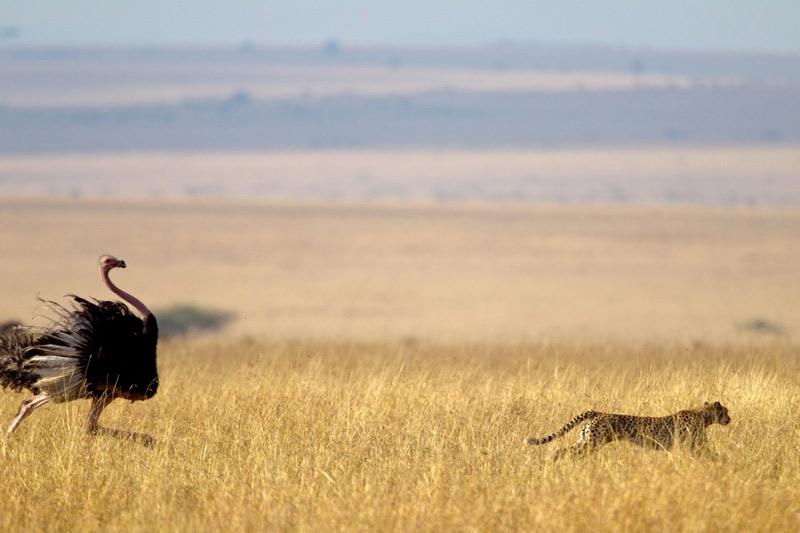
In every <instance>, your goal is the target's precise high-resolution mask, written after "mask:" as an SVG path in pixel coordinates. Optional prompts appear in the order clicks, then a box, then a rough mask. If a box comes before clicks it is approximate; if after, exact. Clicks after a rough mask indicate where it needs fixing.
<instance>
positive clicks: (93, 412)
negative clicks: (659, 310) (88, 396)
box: [86, 394, 114, 433]
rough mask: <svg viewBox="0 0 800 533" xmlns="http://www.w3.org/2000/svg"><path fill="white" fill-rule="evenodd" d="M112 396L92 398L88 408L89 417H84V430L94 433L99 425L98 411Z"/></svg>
mask: <svg viewBox="0 0 800 533" xmlns="http://www.w3.org/2000/svg"><path fill="white" fill-rule="evenodd" d="M113 400H114V398H113V397H112V396H106V395H105V394H104V395H103V396H99V397H97V398H92V406H91V407H90V408H89V417H88V418H87V419H86V431H88V432H89V433H96V432H97V430H98V429H100V426H99V425H98V424H97V421H98V420H99V419H100V413H102V412H103V409H105V408H106V406H108V404H110V403H111V402H112V401H113Z"/></svg>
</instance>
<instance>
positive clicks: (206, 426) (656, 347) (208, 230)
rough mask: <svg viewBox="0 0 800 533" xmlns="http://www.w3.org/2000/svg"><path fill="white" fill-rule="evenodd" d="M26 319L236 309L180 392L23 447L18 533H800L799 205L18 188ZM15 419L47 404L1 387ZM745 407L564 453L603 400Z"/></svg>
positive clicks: (171, 346) (10, 267)
mask: <svg viewBox="0 0 800 533" xmlns="http://www.w3.org/2000/svg"><path fill="white" fill-rule="evenodd" d="M0 223H1V224H2V228H3V232H2V233H0V244H2V249H3V250H5V251H6V253H4V254H3V256H2V257H0V265H2V268H3V273H4V274H3V277H2V279H0V288H2V294H3V295H4V299H3V301H2V302H0V311H1V312H2V316H3V318H6V317H8V318H15V317H16V318H20V319H23V320H25V321H28V318H29V317H30V316H31V315H33V314H35V307H36V302H35V298H34V296H35V295H36V293H37V292H38V293H39V294H40V295H41V296H43V297H47V298H59V297H60V295H61V294H63V293H66V292H76V293H79V294H82V295H92V296H97V297H106V296H105V295H104V294H103V291H102V290H101V289H100V286H99V282H98V281H97V280H96V279H95V278H96V274H95V273H94V261H95V259H96V256H97V255H99V254H100V253H115V254H118V255H120V256H121V257H123V258H124V259H125V260H126V261H127V262H128V269H126V270H125V271H119V272H115V273H114V278H115V280H116V281H117V282H118V283H119V284H120V286H122V287H123V288H126V289H129V290H130V291H131V292H133V293H134V294H136V295H137V296H139V297H141V298H142V299H143V300H144V301H146V302H147V303H148V304H150V305H151V306H152V307H153V308H154V309H155V310H156V312H158V309H159V307H163V306H166V305H169V304H171V303H173V302H177V301H191V302H197V303H199V304H202V305H204V306H216V307H218V308H221V309H224V310H227V311H230V312H232V313H236V315H235V316H236V318H235V320H234V321H233V322H232V323H231V324H230V325H229V326H228V328H227V329H225V330H223V331H222V332H218V333H216V334H214V335H210V336H206V337H202V336H200V337H197V336H196V337H186V338H181V337H174V338H168V339H164V341H163V342H162V343H161V347H160V352H159V370H160V374H161V388H160V389H159V393H158V395H157V396H156V397H154V398H153V399H152V400H149V401H147V402H141V403H134V404H129V403H127V402H122V401H118V402H115V403H114V404H112V405H111V406H110V407H109V408H108V409H107V411H106V412H105V413H104V415H103V418H102V419H101V423H102V424H103V425H105V426H108V427H112V428H118V429H122V430H129V431H135V432H140V433H141V434H146V435H149V436H150V437H152V441H151V440H149V439H146V438H133V439H117V438H112V437H110V436H106V435H99V436H93V437H90V436H87V435H86V434H85V433H84V432H83V428H82V425H83V422H84V419H85V415H86V411H87V409H88V403H87V402H81V401H77V402H72V403H70V404H66V405H49V406H47V407H45V408H43V409H41V410H40V411H38V412H36V413H35V414H34V415H33V416H32V417H30V418H29V419H28V420H26V421H25V422H24V423H23V425H22V426H21V428H20V429H19V431H18V432H17V433H15V434H14V435H13V437H11V438H5V437H4V438H2V439H0V461H2V469H3V482H2V484H0V529H2V530H4V531H36V530H60V531H75V530H81V531H87V530H103V531H109V530H127V531H144V530H175V531H197V530H248V531H257V530H301V531H306V530H322V531H325V530H403V531H408V530H420V531H433V530H479V531H482V530H510V529H522V530H535V531H541V530H546V531H551V530H564V531H586V530H600V531H608V530H614V531H620V530H622V531H652V530H655V531H709V530H710V531H794V530H797V528H798V527H800V454H798V449H800V422H798V421H797V417H796V416H795V415H796V413H797V412H798V410H800V349H798V346H797V343H796V340H795V339H796V332H797V331H798V330H797V327H798V323H797V316H798V314H797V303H796V302H797V301H798V286H797V283H796V265H797V264H798V259H800V258H798V253H799V252H798V249H799V248H798V246H797V244H798V240H800V214H798V212H797V211H796V210H791V209H787V210H779V209H714V208H683V207H675V208H656V207H651V208H645V207H598V208H588V207H557V206H550V207H547V206H543V207H528V206H524V205H522V206H515V207H508V206H506V207H497V206H491V205H462V206H451V207H435V208H434V207H431V206H424V205H416V206H396V205H395V206H391V205H373V206H346V205H338V206H330V205H314V204H305V205H287V204H255V203H246V204H245V203H209V204H202V203H196V202H193V203H182V202H133V201H132V202H122V201H116V202H99V201H96V202H93V201H45V200H3V201H2V204H0ZM1 394H2V395H0V414H2V417H3V419H4V420H6V419H7V420H10V419H11V418H12V417H13V415H14V413H15V412H16V409H17V407H18V404H19V402H20V401H21V400H22V399H23V398H24V396H23V395H22V394H16V393H11V392H7V391H6V392H2V393H1ZM714 400H719V401H721V402H722V403H723V404H724V405H726V406H727V407H728V408H729V410H730V416H731V418H732V422H731V424H730V425H728V426H725V427H723V426H719V425H714V426H711V427H710V428H709V448H710V450H709V453H708V454H702V455H693V454H691V453H689V452H687V451H685V450H681V449H675V450H671V451H651V450H643V449H639V448H636V447H633V446H630V445H627V444H613V445H609V446H606V447H604V448H602V449H601V450H599V451H598V453H596V454H595V455H594V456H591V457H587V458H584V459H578V460H572V459H565V460H562V461H559V462H553V461H552V460H551V456H552V452H553V451H554V450H555V449H556V448H557V447H560V446H564V445H568V444H570V441H571V440H572V439H575V438H576V435H575V434H574V433H573V434H570V435H568V436H567V437H566V438H564V439H559V440H556V441H554V442H553V443H550V444H548V445H546V446H542V447H535V446H534V447H531V446H527V445H525V444H523V440H524V438H525V437H527V436H529V435H537V436H541V435H545V434H549V433H551V432H553V431H555V430H556V429H558V428H559V427H561V425H563V424H564V423H565V422H567V421H568V420H569V419H571V418H572V417H573V416H575V415H576V414H578V413H580V412H583V411H585V410H588V409H595V410H602V411H611V412H624V413H630V414H641V415H655V416H657V415H666V414H669V413H673V412H675V411H677V410H680V409H684V408H688V407H694V406H698V405H701V404H702V402H703V401H714Z"/></svg>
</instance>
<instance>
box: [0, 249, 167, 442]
mask: <svg viewBox="0 0 800 533" xmlns="http://www.w3.org/2000/svg"><path fill="white" fill-rule="evenodd" d="M114 268H125V261H122V260H120V259H117V258H115V257H112V256H110V255H104V256H101V257H100V260H99V270H100V279H102V280H103V283H105V285H106V286H107V287H108V288H109V290H110V291H111V292H113V293H114V294H116V295H118V296H119V297H120V298H122V299H123V300H125V301H126V302H128V303H129V304H130V305H131V306H132V307H133V308H134V309H136V311H137V312H138V313H139V314H140V315H141V317H142V318H138V317H137V316H136V315H134V314H133V313H131V311H130V310H129V309H128V307H127V306H126V305H125V304H124V303H122V302H111V301H99V300H93V301H91V302H90V301H89V300H85V299H83V298H81V297H79V296H75V295H69V298H71V300H72V302H71V303H72V305H71V308H70V309H68V308H66V307H64V306H62V305H60V304H57V303H55V302H46V303H48V306H49V308H50V309H51V310H52V311H53V312H54V314H55V315H56V317H55V318H54V319H53V320H52V323H51V324H50V325H49V326H47V327H42V328H39V327H26V326H16V327H14V328H12V329H10V330H8V331H6V332H5V333H3V334H2V335H0V385H2V386H3V387H5V388H10V389H13V390H16V391H19V390H22V389H28V390H30V391H31V392H32V393H33V396H31V397H30V398H28V399H26V400H25V401H23V402H22V405H20V408H19V412H18V413H17V416H16V417H15V418H14V420H13V421H12V422H11V425H9V427H8V433H9V434H11V433H13V432H14V430H15V429H17V426H19V424H20V422H22V420H24V419H25V418H26V417H27V416H29V415H30V414H31V413H32V412H33V411H35V410H36V409H37V408H39V407H41V406H43V405H45V404H46V403H48V402H56V403H60V402H69V401H72V400H77V399H80V398H89V399H91V400H92V404H91V407H90V409H89V416H88V419H87V423H86V429H87V431H88V432H89V433H96V432H98V430H99V429H101V428H100V426H99V425H98V423H97V421H98V419H99V418H100V413H102V412H103V409H105V408H106V406H108V404H109V403H111V401H112V400H114V399H115V398H123V399H125V400H130V401H137V400H146V399H148V398H151V397H152V396H153V395H154V394H155V393H156V390H157V389H158V371H157V369H156V345H157V343H158V324H157V323H156V318H155V316H153V313H151V312H150V310H149V309H147V307H145V305H144V304H143V303H142V302H141V301H139V300H138V299H137V298H135V297H133V296H131V295H130V294H128V293H127V292H125V291H123V290H121V289H119V288H118V287H117V286H116V285H114V283H112V281H111V280H110V279H109V277H108V273H109V272H110V271H111V270H112V269H114ZM108 431H110V432H112V433H118V432H117V431H116V430H108ZM130 435H132V436H135V435H138V434H130ZM147 438H149V437H147Z"/></svg>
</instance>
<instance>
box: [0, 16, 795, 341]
mask: <svg viewBox="0 0 800 533" xmlns="http://www.w3.org/2000/svg"><path fill="white" fill-rule="evenodd" d="M45 3H47V2H45ZM78 3H79V4H81V2H78ZM246 4H247V5H246V6H241V7H242V9H241V11H237V10H229V11H226V12H224V13H223V12H220V11H219V9H218V8H217V7H213V6H211V5H209V4H207V3H205V2H200V3H199V4H197V5H196V6H195V8H194V11H193V12H192V17H189V18H180V19H179V18H177V17H178V15H179V14H183V12H182V11H180V9H179V8H178V7H177V4H175V3H170V2H166V3H164V4H162V5H159V6H155V5H153V3H152V2H149V1H145V2H143V3H142V4H141V5H139V6H137V7H135V8H131V9H130V10H129V11H127V12H125V13H124V14H123V13H121V12H118V11H115V9H117V8H114V7H113V6H102V7H96V6H95V8H96V9H95V8H93V10H92V11H87V12H85V13H84V14H81V13H80V12H78V11H75V10H72V9H65V8H64V7H63V6H61V5H58V4H55V3H48V9H49V12H50V13H51V14H53V15H58V16H59V17H62V19H61V22H60V23H52V22H45V21H44V20H43V19H42V18H41V17H39V16H38V15H36V13H34V11H33V10H32V8H31V7H29V6H28V7H26V6H17V7H15V9H14V10H9V11H8V14H9V15H8V16H11V15H16V19H14V20H11V19H9V21H8V22H4V23H3V24H0V26H3V28H4V30H3V32H2V40H0V72H2V82H1V83H0V125H1V127H0V221H1V222H2V226H1V227H2V232H0V244H2V247H3V248H2V249H3V250H4V253H3V255H2V258H0V264H2V266H3V270H2V271H3V273H4V276H3V278H2V279H0V289H2V290H1V291H0V292H1V293H2V294H3V295H4V297H3V298H2V299H0V318H3V319H18V320H19V319H22V320H27V319H28V318H29V317H30V316H32V314H34V312H35V311H34V308H35V300H34V296H35V295H36V294H41V295H42V296H45V297H48V298H57V297H59V296H60V295H61V294H63V293H66V292H73V291H74V292H81V293H87V294H97V295H98V296H101V295H102V292H103V291H102V289H101V288H100V287H99V285H98V284H97V281H96V280H95V278H94V276H95V274H94V271H93V261H94V260H95V258H96V257H97V256H98V255H100V254H101V253H114V254H117V255H119V256H121V257H124V258H125V259H126V260H127V261H128V263H129V264H130V265H131V268H130V269H128V270H127V271H125V272H124V273H118V274H117V277H118V278H119V280H120V283H121V284H123V285H124V286H126V287H130V288H131V290H134V289H137V290H136V291H134V292H137V291H138V293H139V294H140V295H141V297H142V299H144V300H145V301H147V302H148V303H150V304H151V305H152V306H153V307H155V308H156V309H159V310H161V311H162V312H163V313H170V317H171V318H170V320H171V322H170V323H171V324H172V325H173V326H174V328H175V332H176V333H177V334H186V333H192V332H197V331H198V330H200V329H203V328H202V327H200V325H201V323H202V324H206V325H207V326H208V328H210V329H212V330H215V331H217V330H219V331H226V332H235V333H237V334H248V335H255V336H266V337H278V338H285V337H291V338H298V337H299V338H305V337H320V336H321V337H325V338H333V337H347V338H368V339H380V338H392V339H397V338H420V339H461V338H465V339H466V338H468V339H470V340H487V339H491V340H493V341H496V340H504V341H510V342H516V341H521V340H536V339H553V338H555V339H584V340H586V339H589V340H591V339H594V340H606V339H615V340H621V341H625V340H635V341H637V342H638V341H647V340H666V339H673V340H680V341H682V342H690V341H698V342H699V341H714V342H728V341H735V340H746V341H748V342H749V341H752V340H753V339H768V340H775V339H792V338H795V337H794V336H796V335H797V331H798V326H800V323H798V316H800V313H798V312H797V311H798V309H797V306H796V302H797V301H798V296H800V294H798V286H797V283H796V280H795V278H796V264H797V260H798V257H797V250H798V244H800V212H798V210H797V209H798V205H800V90H799V89H800V42H798V39H797V38H796V35H795V33H793V32H791V31H788V26H786V19H790V18H791V15H792V14H793V13H795V11H796V10H797V8H796V7H795V6H793V5H790V4H788V3H780V2H778V3H776V4H774V5H772V4H771V7H770V8H769V9H767V8H764V9H755V8H754V7H753V5H751V4H748V3H746V2H734V3H732V4H731V3H727V4H725V5H724V6H723V5H721V4H720V5H717V4H718V3H715V2H711V3H710V4H709V6H707V7H708V8H709V10H710V11H709V12H708V13H704V14H700V13H697V12H696V11H695V10H694V9H693V8H692V6H690V5H689V4H688V3H686V2H677V3H675V4H674V5H673V6H672V8H671V9H670V10H668V11H667V12H661V11H659V9H656V8H655V7H653V6H651V7H652V9H649V8H648V9H644V8H642V7H641V6H638V4H637V6H638V7H637V6H630V5H626V6H622V4H620V3H619V2H615V1H612V0H607V1H604V2H599V3H598V4H597V5H595V6H593V7H586V6H584V7H579V6H576V5H573V4H571V3H569V2H568V3H566V4H564V5H563V6H561V7H559V8H558V9H555V8H552V6H551V7H547V6H546V5H545V4H542V5H541V6H538V7H535V8H534V7H531V6H530V5H527V4H525V3H520V2H507V3H506V4H504V5H503V6H497V7H496V8H493V9H492V10H489V11H491V13H489V11H487V9H488V8H486V7H482V6H478V5H477V4H474V3H471V2H466V3H462V4H460V5H459V8H458V9H453V6H450V7H449V8H448V7H446V6H444V4H446V3H444V4H436V5H435V6H426V7H425V8H424V9H423V8H422V7H421V6H417V8H419V9H422V11H420V12H424V13H427V14H428V15H429V16H428V17H423V18H421V19H420V18H414V17H411V15H412V14H414V13H417V12H415V11H414V6H413V5H409V6H406V7H405V8H402V9H401V8H399V7H397V6H394V7H392V6H391V5H389V6H386V7H385V8H381V9H377V8H374V7H369V6H365V5H361V4H360V3H358V2H355V4H354V5H352V6H350V5H349V4H347V5H345V6H342V9H338V8H337V9H333V8H332V7H331V6H326V5H320V6H317V7H315V8H314V9H316V10H317V11H313V10H312V7H311V6H310V4H309V3H308V2H300V3H299V4H298V5H297V6H295V7H294V8H293V9H288V8H285V7H281V6H280V5H279V4H274V5H272V4H270V5H269V6H268V7H264V6H255V5H251V4H250V3H246ZM412 4H413V2H412ZM148 6H149V7H148ZM348 6H349V7H350V8H351V11H347V9H346V8H347V7H348ZM714 6H716V7H717V8H718V9H717V12H716V13H717V14H716V15H714V16H712V14H713V12H714V11H713V8H714ZM506 8H507V10H504V9H506ZM148 9H151V11H148ZM175 10H178V11H175ZM312 11H313V13H314V14H315V15H314V16H311V15H310V14H311V13H312ZM623 12H624V13H625V14H626V16H627V17H629V19H630V20H628V19H626V18H624V17H622V18H619V15H620V14H621V13H623ZM87 13H91V14H87ZM154 13H158V14H159V15H158V16H157V17H156V19H154V20H158V21H160V23H159V24H156V25H153V24H151V23H150V21H151V19H150V18H148V17H150V16H151V15H153V14H154ZM170 13H172V15H169V14H170ZM243 13H247V14H249V16H247V17H245V16H243ZM514 13H516V15H513V14H514ZM489 14H491V17H489V16H488V15H489ZM483 15H486V16H485V17H483V18H481V17H482V16H483ZM512 15H513V16H512ZM172 16H175V17H176V19H175V21H174V22H169V20H170V17H172ZM353 16H356V17H361V18H360V19H358V20H361V22H360V23H359V24H352V20H353V19H352V17H353ZM104 17H105V18H104ZM304 17H305V18H304ZM392 17H395V18H394V19H393V18H392ZM409 17H411V18H409ZM492 17H497V18H492ZM412 19H413V21H414V24H413V25H409V26H408V27H409V28H411V27H412V26H413V28H414V30H413V31H410V30H409V31H410V33H403V32H397V31H396V30H397V29H398V28H399V27H402V26H403V24H404V22H403V21H404V20H405V21H406V23H409V24H410V22H411V20H412ZM450 19H452V20H453V22H456V21H462V22H463V23H464V24H467V22H469V24H471V25H465V26H459V25H458V24H457V23H456V24H453V25H447V24H444V23H443V21H445V20H450ZM501 19H502V20H503V22H502V24H500V23H499V22H498V21H499V20H501ZM177 20H181V22H180V23H178V22H177ZM478 20H481V21H482V24H477V23H476V21H478ZM522 20H524V21H525V22H524V23H522V22H520V21H522ZM603 21H604V22H605V24H603V23H602V22H603ZM712 21H713V24H712ZM598 22H601V23H598ZM556 23H558V24H561V25H560V26H559V25H558V24H556ZM554 24H555V25H554ZM167 28H169V30H167ZM458 28H460V29H458ZM692 28H694V29H696V30H698V31H694V32H689V33H686V32H687V31H688V30H691V29H692ZM501 29H502V30H501ZM700 30H702V31H700ZM461 32H463V33H461ZM570 32H573V33H570ZM576 32H577V33H576ZM578 33H579V34H581V35H582V36H583V37H582V38H578V37H576V35H577V34H578ZM332 35H334V36H335V35H338V36H341V38H339V37H331V36H332ZM467 36H469V38H467ZM187 321H188V322H187ZM192 321H195V322H196V324H194V325H192ZM203 327H206V326H203Z"/></svg>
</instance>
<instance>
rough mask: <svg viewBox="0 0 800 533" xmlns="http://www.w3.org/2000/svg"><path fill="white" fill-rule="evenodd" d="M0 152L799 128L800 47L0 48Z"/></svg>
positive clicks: (589, 142) (702, 135)
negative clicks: (765, 50) (772, 51)
mask: <svg viewBox="0 0 800 533" xmlns="http://www.w3.org/2000/svg"><path fill="white" fill-rule="evenodd" d="M0 71H2V72H3V83H2V84H1V85H0V123H2V125H3V127H2V128H0V153H4V154H15V153H57V152H96V151H137V150H181V151H202V150H277V149H307V148H314V149H316V148H371V147H380V148H391V147H403V148H406V147H416V148H437V147H448V148H474V147H529V146H534V147H541V146H545V147H546V146H602V145H633V144H641V143H647V144H662V143H665V144H704V143H706V144H708V143H714V144H717V143H751V144H752V143H776V142H795V141H798V140H800V56H796V55H769V54H731V53H728V54H722V53H719V54H714V53H695V52H684V51H657V50H636V49H618V48H609V47H590V46H562V47H557V46H516V45H498V46H491V47H483V48H457V49H393V48H349V47H347V46H342V45H340V44H338V43H333V44H332V43H327V44H326V45H324V46H320V47H317V48H259V47H257V46H253V45H246V46H242V47H240V48H238V49H221V48H220V49H191V48H182V49H181V48H175V49H104V48H90V49H54V48H10V47H6V48H0Z"/></svg>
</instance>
